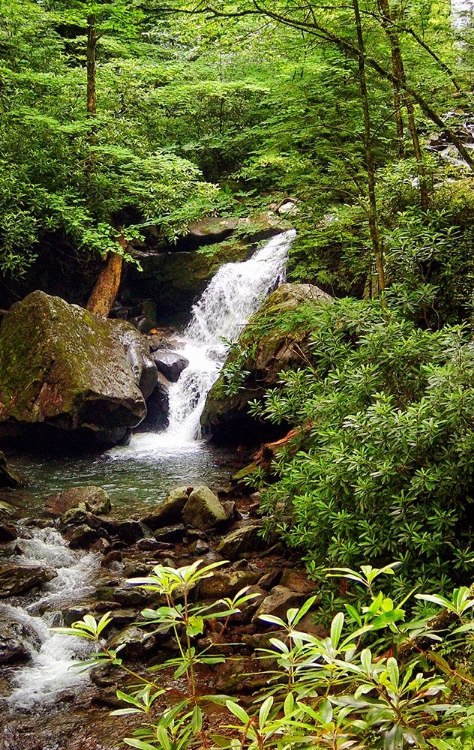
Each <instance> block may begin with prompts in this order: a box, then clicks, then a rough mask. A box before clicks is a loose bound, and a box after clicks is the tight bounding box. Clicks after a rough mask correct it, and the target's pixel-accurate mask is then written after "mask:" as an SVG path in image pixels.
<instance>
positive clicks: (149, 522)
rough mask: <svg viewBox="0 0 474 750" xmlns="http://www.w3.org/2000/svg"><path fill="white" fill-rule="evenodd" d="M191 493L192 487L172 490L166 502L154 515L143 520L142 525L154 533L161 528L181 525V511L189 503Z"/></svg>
mask: <svg viewBox="0 0 474 750" xmlns="http://www.w3.org/2000/svg"><path fill="white" fill-rule="evenodd" d="M191 491H192V488H190V487H176V489H173V490H171V492H170V493H169V495H168V496H167V497H166V498H165V500H163V502H162V503H161V504H160V505H158V506H157V507H156V508H155V509H154V510H153V512H152V513H149V514H148V515H147V516H144V517H143V518H142V519H141V521H142V523H144V524H146V526H148V527H149V528H150V529H152V530H153V531H154V530H155V529H157V528H159V527H160V526H167V525H169V524H175V523H179V522H180V521H181V511H182V510H183V508H184V506H185V505H186V503H187V502H188V499H189V495H190V493H191Z"/></svg>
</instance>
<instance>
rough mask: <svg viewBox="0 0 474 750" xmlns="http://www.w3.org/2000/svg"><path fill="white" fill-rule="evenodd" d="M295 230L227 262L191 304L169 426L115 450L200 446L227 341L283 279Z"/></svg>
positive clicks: (135, 454) (142, 454) (137, 454)
mask: <svg viewBox="0 0 474 750" xmlns="http://www.w3.org/2000/svg"><path fill="white" fill-rule="evenodd" d="M295 235H296V232H295V231H294V230H290V231H287V232H283V233H282V234H279V235H277V236H276V237H273V238H272V239H271V240H270V241H269V242H267V243H266V244H265V245H264V246H263V247H262V248H261V249H260V250H257V252H255V253H254V255H253V256H252V257H251V258H250V259H249V260H247V261H243V262H241V263H226V264H225V265H224V266H222V267H221V268H220V269H219V271H218V272H217V273H216V275H215V276H214V278H213V279H212V281H211V282H210V284H209V285H208V287H207V289H206V290H205V292H204V293H203V295H202V297H201V299H200V300H199V301H198V302H197V303H196V304H195V305H194V307H193V309H192V317H191V322H190V323H189V325H188V326H187V328H186V329H185V331H184V332H183V334H182V336H181V337H180V338H179V343H180V349H179V353H180V354H182V355H183V356H184V357H186V359H187V360H188V361H189V365H188V367H187V368H186V369H185V370H183V372H182V374H181V376H180V378H179V380H178V381H177V382H176V383H174V384H173V385H171V387H170V390H169V402H170V412H169V427H168V428H167V429H166V430H164V431H163V432H161V433H152V434H151V433H148V434H142V435H135V436H134V437H133V438H132V441H131V443H130V445H129V446H127V447H126V448H119V449H116V450H114V451H112V455H117V456H120V457H121V458H124V456H126V455H128V456H129V457H130V458H146V456H147V455H148V456H150V455H152V454H153V453H156V452H157V451H160V452H161V453H162V452H166V451H167V450H169V451H170V452H173V451H175V450H176V449H179V450H180V451H186V450H187V451H193V450H199V442H198V438H199V436H200V426H199V420H200V417H201V414H202V411H203V409H204V404H205V402H206V396H207V394H208V393H209V390H210V389H211V387H212V385H213V384H214V383H215V381H216V380H217V378H218V376H219V372H220V370H221V368H222V366H223V364H224V361H225V357H226V354H227V351H228V349H229V346H230V345H231V344H232V343H233V342H235V341H237V339H238V337H239V334H240V332H241V330H242V328H243V327H244V326H245V324H246V323H247V321H248V320H249V318H250V316H251V315H252V314H253V313H254V312H256V311H257V310H258V308H259V307H260V305H261V304H262V302H263V300H264V299H265V297H267V295H268V294H269V293H270V292H271V291H273V290H274V289H276V288H277V287H278V286H279V285H280V284H281V283H282V282H283V281H284V280H285V267H286V262H287V258H288V250H289V248H290V245H291V243H292V241H293V239H294V237H295Z"/></svg>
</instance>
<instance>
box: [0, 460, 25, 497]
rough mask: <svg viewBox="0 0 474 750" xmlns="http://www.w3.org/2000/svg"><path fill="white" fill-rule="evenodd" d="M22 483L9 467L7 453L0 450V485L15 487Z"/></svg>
mask: <svg viewBox="0 0 474 750" xmlns="http://www.w3.org/2000/svg"><path fill="white" fill-rule="evenodd" d="M20 484H21V480H20V478H19V477H17V475H16V474H14V472H13V471H12V470H11V469H10V468H9V467H8V465H7V459H6V458H5V454H4V453H2V451H0V487H10V488H11V489H15V488H16V487H19V486H20Z"/></svg>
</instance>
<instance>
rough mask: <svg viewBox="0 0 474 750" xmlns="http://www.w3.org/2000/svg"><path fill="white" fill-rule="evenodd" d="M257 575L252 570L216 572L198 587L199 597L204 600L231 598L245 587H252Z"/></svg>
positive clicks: (257, 577)
mask: <svg viewBox="0 0 474 750" xmlns="http://www.w3.org/2000/svg"><path fill="white" fill-rule="evenodd" d="M258 579H259V574H258V573H255V572H254V571H252V570H233V571H232V570H229V571H228V570H216V571H214V573H213V575H212V576H211V577H210V578H205V579H204V580H203V581H201V584H200V586H199V595H200V596H201V597H202V598H204V599H223V598H224V597H232V596H234V595H235V594H237V592H238V591H240V590H241V589H243V588H244V587H245V586H252V585H253V584H254V583H256V582H257V581H258Z"/></svg>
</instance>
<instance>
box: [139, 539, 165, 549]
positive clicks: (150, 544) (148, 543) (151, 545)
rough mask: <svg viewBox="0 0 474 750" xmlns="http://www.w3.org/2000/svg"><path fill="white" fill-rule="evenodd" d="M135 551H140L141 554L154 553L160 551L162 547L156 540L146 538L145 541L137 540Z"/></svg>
mask: <svg viewBox="0 0 474 750" xmlns="http://www.w3.org/2000/svg"><path fill="white" fill-rule="evenodd" d="M137 549H139V550H142V551H143V552H156V551H157V550H160V549H162V546H161V544H160V542H157V541H156V539H149V538H148V537H146V538H145V539H139V540H138V542H137Z"/></svg>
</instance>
